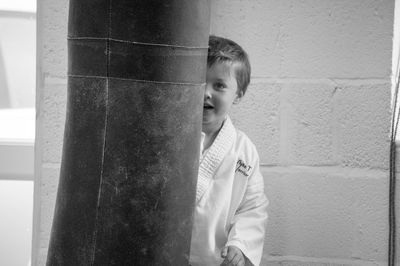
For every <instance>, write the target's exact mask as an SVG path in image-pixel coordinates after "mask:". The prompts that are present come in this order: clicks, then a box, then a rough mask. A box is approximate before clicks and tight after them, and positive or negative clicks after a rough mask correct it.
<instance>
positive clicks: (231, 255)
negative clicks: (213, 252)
mask: <svg viewBox="0 0 400 266" xmlns="http://www.w3.org/2000/svg"><path fill="white" fill-rule="evenodd" d="M235 255H236V252H235V249H233V248H231V247H228V254H227V255H226V258H227V259H228V261H229V262H232V260H233V258H234V257H235Z"/></svg>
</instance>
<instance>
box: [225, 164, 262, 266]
mask: <svg viewBox="0 0 400 266" xmlns="http://www.w3.org/2000/svg"><path fill="white" fill-rule="evenodd" d="M248 178H249V180H248V183H247V188H246V192H245V194H244V196H243V200H242V202H241V203H240V205H239V208H238V210H237V211H236V213H235V215H234V217H233V219H232V223H231V227H230V230H229V234H228V242H227V243H226V246H230V245H232V246H236V247H238V248H240V250H241V251H242V252H243V254H244V255H245V256H246V257H247V258H248V259H249V260H250V261H251V263H252V264H253V265H259V264H260V261H261V257H262V252H263V246H264V236H265V226H266V221H267V205H268V200H267V198H266V196H265V193H264V180H263V177H262V175H261V173H260V167H259V160H258V157H257V160H256V164H255V167H254V169H253V171H252V173H251V175H250V176H249V177H248Z"/></svg>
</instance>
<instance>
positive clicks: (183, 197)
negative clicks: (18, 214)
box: [47, 0, 209, 266]
mask: <svg viewBox="0 0 400 266" xmlns="http://www.w3.org/2000/svg"><path fill="white" fill-rule="evenodd" d="M208 30H209V2H208V0H204V1H200V0H198V1H187V0H179V1H178V0H170V1H165V0H157V1H154V0H153V1H151V0H149V1H139V0H137V1H132V0H130V1H128V0H125V1H116V0H107V1H105V0H91V1H80V0H70V16H69V36H68V38H69V40H68V49H69V64H68V72H69V79H68V104H67V119H66V124H65V135H64V146H63V160H62V166H61V173H60V182H59V190H58V195H57V202H56V209H55V215H54V220H53V227H52V234H51V240H50V246H49V252H48V260H47V265H85V266H86V265H188V259H189V250H190V237H191V226H192V213H193V208H194V201H195V194H196V193H195V190H196V179H197V169H198V156H199V142H200V132H201V120H202V99H203V83H204V82H205V71H206V60H207V58H206V57H207V48H206V47H207V43H208Z"/></svg>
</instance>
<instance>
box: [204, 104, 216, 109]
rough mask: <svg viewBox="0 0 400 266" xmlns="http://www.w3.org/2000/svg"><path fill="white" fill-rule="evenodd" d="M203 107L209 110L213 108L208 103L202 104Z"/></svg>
mask: <svg viewBox="0 0 400 266" xmlns="http://www.w3.org/2000/svg"><path fill="white" fill-rule="evenodd" d="M203 108H204V109H207V110H209V109H213V108H214V107H213V106H212V105H210V104H204V105H203Z"/></svg>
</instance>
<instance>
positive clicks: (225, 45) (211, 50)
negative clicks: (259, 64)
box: [207, 35, 251, 95]
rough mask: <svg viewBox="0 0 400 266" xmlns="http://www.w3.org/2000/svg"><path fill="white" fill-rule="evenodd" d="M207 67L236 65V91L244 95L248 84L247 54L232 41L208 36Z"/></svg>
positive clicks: (248, 66) (248, 67)
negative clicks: (222, 63)
mask: <svg viewBox="0 0 400 266" xmlns="http://www.w3.org/2000/svg"><path fill="white" fill-rule="evenodd" d="M208 45H209V46H208V58H207V66H208V67H211V66H213V65H214V64H215V63H221V62H228V63H232V64H236V67H235V76H236V82H237V85H238V89H239V90H240V91H241V92H242V93H243V95H244V94H245V92H246V90H247V86H248V85H249V83H250V75H251V66H250V61H249V57H248V55H247V53H246V52H245V51H244V50H243V48H242V47H240V45H238V44H237V43H235V42H234V41H232V40H229V39H226V38H222V37H219V36H215V35H210V39H209V42H208Z"/></svg>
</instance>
